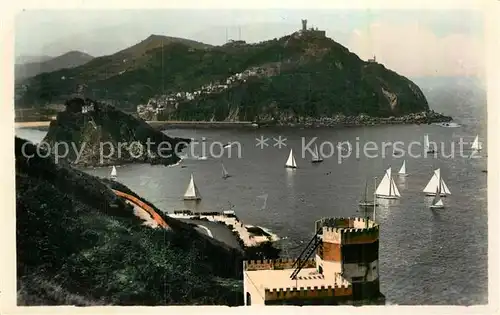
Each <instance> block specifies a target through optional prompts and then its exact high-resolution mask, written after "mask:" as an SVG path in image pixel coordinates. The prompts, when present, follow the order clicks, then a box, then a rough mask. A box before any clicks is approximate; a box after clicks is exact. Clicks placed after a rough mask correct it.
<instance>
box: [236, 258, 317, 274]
mask: <svg viewBox="0 0 500 315" xmlns="http://www.w3.org/2000/svg"><path fill="white" fill-rule="evenodd" d="M295 260H296V259H292V258H279V259H260V260H245V261H244V265H243V268H244V270H246V271H252V270H272V269H290V268H292V265H293V264H294V263H295ZM315 266H316V261H315V259H314V258H311V259H308V260H307V262H306V265H305V267H304V268H314V267H315Z"/></svg>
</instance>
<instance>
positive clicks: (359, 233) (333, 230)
mask: <svg viewBox="0 0 500 315" xmlns="http://www.w3.org/2000/svg"><path fill="white" fill-rule="evenodd" d="M316 226H317V227H318V228H319V227H321V226H322V227H323V233H322V234H323V241H324V242H330V243H336V244H339V243H342V244H347V243H370V242H374V241H376V240H377V239H378V237H379V226H378V224H376V223H375V222H373V221H371V220H369V219H365V218H332V219H330V218H325V219H322V220H319V221H317V222H316ZM367 226H368V227H367Z"/></svg>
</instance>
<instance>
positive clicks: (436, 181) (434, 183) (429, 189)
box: [423, 168, 451, 195]
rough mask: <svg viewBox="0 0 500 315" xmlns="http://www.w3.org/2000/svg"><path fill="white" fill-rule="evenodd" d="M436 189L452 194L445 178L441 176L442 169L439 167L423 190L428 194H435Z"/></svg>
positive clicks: (442, 192)
mask: <svg viewBox="0 0 500 315" xmlns="http://www.w3.org/2000/svg"><path fill="white" fill-rule="evenodd" d="M436 190H439V191H440V193H441V194H445V195H451V192H450V190H449V189H448V186H447V185H446V183H445V182H444V180H443V179H442V178H441V169H439V168H438V169H437V170H435V171H434V174H433V175H432V178H431V179H430V180H429V182H428V183H427V186H425V188H424V190H423V192H424V193H426V194H428V195H435V194H436Z"/></svg>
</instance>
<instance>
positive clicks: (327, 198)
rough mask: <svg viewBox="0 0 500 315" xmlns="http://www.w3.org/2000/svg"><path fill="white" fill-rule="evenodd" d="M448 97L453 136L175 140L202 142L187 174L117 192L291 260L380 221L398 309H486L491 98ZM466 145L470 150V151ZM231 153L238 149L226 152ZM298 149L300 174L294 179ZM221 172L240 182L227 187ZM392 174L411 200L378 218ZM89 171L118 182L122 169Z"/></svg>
mask: <svg viewBox="0 0 500 315" xmlns="http://www.w3.org/2000/svg"><path fill="white" fill-rule="evenodd" d="M440 88H441V89H445V90H444V91H437V90H436V89H433V88H432V87H429V88H427V89H425V87H424V88H423V91H424V93H425V94H426V96H427V99H428V101H429V104H430V107H431V108H433V109H434V110H436V111H438V112H442V113H445V114H447V115H451V116H452V117H453V118H454V120H453V122H454V124H453V125H452V126H448V127H447V126H443V125H435V124H431V125H384V126H366V127H349V128H346V127H344V128H334V129H332V128H330V129H299V128H275V129H267V128H262V129H259V128H256V129H253V130H251V129H232V130H228V129H173V130H166V131H165V132H166V133H167V134H168V135H170V136H179V137H187V138H194V139H195V140H196V141H197V142H198V143H197V144H193V145H192V146H191V147H190V148H189V149H188V150H187V151H188V152H186V153H185V155H186V157H185V159H183V160H182V162H181V163H180V164H179V165H176V166H173V167H164V166H150V165H126V166H120V167H118V168H117V169H118V180H119V181H121V182H122V183H124V184H126V185H127V186H129V187H130V188H131V189H133V190H134V191H135V192H137V193H138V194H139V195H142V196H143V197H144V198H146V199H147V200H149V201H151V202H153V203H154V204H155V205H156V206H157V207H158V208H160V209H163V210H164V211H167V212H172V211H174V210H185V209H191V210H196V211H201V212H203V211H222V210H234V211H235V212H236V214H237V215H238V217H240V219H241V220H242V221H243V222H244V223H245V224H251V225H257V226H262V227H265V228H267V229H269V230H270V231H272V233H275V234H277V235H278V236H279V237H280V240H279V241H278V242H277V243H276V246H279V247H280V248H282V250H283V252H282V254H283V255H284V256H289V257H295V256H297V255H298V254H300V252H301V251H302V250H303V249H304V246H305V245H306V244H307V243H308V241H309V240H310V239H311V237H312V236H313V235H314V223H315V221H316V220H319V219H321V218H324V217H356V216H370V217H371V218H373V217H374V218H375V220H376V221H377V223H378V224H379V225H380V254H379V270H380V285H381V292H382V293H383V294H384V295H385V296H386V301H387V304H399V305H422V304H423V305H450V304H451V305H477V304H487V303H488V212H487V173H485V172H483V170H486V169H487V133H486V131H487V113H486V101H485V96H484V92H482V91H479V92H478V90H477V88H472V87H465V88H463V87H458V88H455V89H453V88H449V89H448V88H447V87H440ZM467 89H470V90H472V92H471V91H467ZM45 133H46V132H44V131H39V130H34V129H16V135H18V136H20V137H23V138H26V139H29V140H32V141H34V142H39V141H41V140H42V139H43V137H44V135H45ZM424 134H428V135H429V140H430V141H431V142H436V143H438V150H437V151H438V153H437V155H436V156H434V155H432V154H429V155H428V156H427V157H426V156H424V151H425V150H424V149H423V148H422V144H423V141H424V140H423V139H424ZM476 135H479V138H480V141H481V142H482V144H483V150H482V151H481V152H480V154H477V155H476V154H472V151H471V150H470V146H471V144H472V142H473V140H474V138H475V136H476ZM280 137H281V138H280ZM316 137H317V138H316ZM266 139H267V140H266ZM280 139H281V141H280ZM313 139H316V140H315V143H316V144H317V145H318V146H319V148H320V150H319V151H320V153H323V155H324V156H323V159H324V160H323V162H322V163H317V164H313V163H311V154H310V152H309V151H308V152H306V154H305V155H303V154H302V148H304V146H305V145H306V144H307V143H309V142H310V141H312V140H313ZM346 141H347V142H350V143H351V145H352V150H351V151H349V150H344V151H342V152H339V150H338V148H337V147H335V146H336V145H337V144H338V143H339V142H346ZM397 141H399V142H400V144H399V147H400V148H403V149H404V150H405V152H404V153H403V154H401V155H399V156H393V154H392V147H391V146H387V144H388V143H396V142H397ZM460 141H463V142H466V144H464V145H463V147H464V148H463V150H460V145H459V142H460ZM228 142H232V143H233V145H232V146H231V147H230V148H226V149H223V151H221V149H220V148H221V146H222V145H224V144H227V143H228ZM263 142H264V144H263ZM201 143H205V144H204V145H202V144H201ZM367 143H370V144H367ZM384 143H385V144H386V147H385V149H384V148H382V146H383V145H384ZM259 144H261V145H260V146H259ZM357 144H358V146H359V149H358V148H357V147H356V145H357ZM203 146H205V149H203ZM210 146H211V147H212V150H210ZM345 146H347V145H346V144H344V147H345ZM366 146H369V149H367V150H366V152H365V150H364V149H363V148H366ZM410 146H411V149H409V147H410ZM313 147H314V146H312V147H311V148H312V149H313ZM374 147H375V149H374ZM452 147H453V148H454V150H455V152H454V154H452V152H451V150H452V149H451V148H452ZM332 148H333V154H332ZM370 148H371V149H370ZM291 149H293V152H294V156H295V159H296V163H297V166H298V168H297V169H287V168H285V167H284V166H285V162H286V160H287V158H288V156H289V153H290V150H291ZM204 150H205V151H204ZM471 154H472V155H471ZM340 155H342V158H339V156H340ZM348 155H349V156H348ZM199 156H206V159H199V158H198V157H199ZM219 156H220V157H219ZM403 160H404V161H406V170H407V173H408V176H407V177H404V178H401V177H399V176H398V175H397V172H398V171H399V168H400V167H401V165H402V163H403ZM221 164H224V167H225V168H226V169H227V171H228V172H229V174H230V175H231V177H230V178H227V179H223V178H222V166H221ZM389 167H391V169H392V174H393V178H394V181H395V183H396V185H397V187H398V190H399V191H400V194H401V197H400V198H399V199H398V200H393V201H389V202H383V203H382V204H381V205H380V206H379V207H377V208H376V209H375V211H373V209H368V210H366V211H364V210H362V209H360V208H359V207H358V202H359V201H360V200H361V199H363V198H364V194H365V187H366V186H367V187H368V195H369V197H371V195H372V194H373V191H374V186H375V180H377V182H378V183H379V182H380V180H381V178H382V177H383V176H384V174H385V172H386V170H387V169H388V168H389ZM437 168H440V170H441V175H442V178H443V180H444V181H445V183H446V185H447V186H448V188H449V190H450V191H451V195H450V196H447V197H445V198H443V202H444V204H445V208H444V209H440V210H431V209H430V208H429V205H430V203H431V202H432V198H430V197H426V196H425V195H424V193H423V192H422V190H423V188H424V187H425V185H426V184H427V183H428V181H429V180H430V179H431V177H432V175H433V172H434V170H435V169H437ZM85 171H86V172H88V173H90V174H93V175H96V176H100V177H107V176H109V173H110V171H111V169H110V168H108V167H105V168H91V169H85ZM191 174H193V176H194V179H195V182H196V185H197V187H198V189H199V191H200V194H201V195H202V201H201V202H200V203H198V204H196V205H193V204H187V203H185V202H184V201H183V200H182V196H183V194H184V192H185V190H186V188H187V185H188V183H189V179H190V176H191ZM375 177H377V178H375Z"/></svg>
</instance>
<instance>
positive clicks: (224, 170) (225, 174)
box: [221, 164, 229, 178]
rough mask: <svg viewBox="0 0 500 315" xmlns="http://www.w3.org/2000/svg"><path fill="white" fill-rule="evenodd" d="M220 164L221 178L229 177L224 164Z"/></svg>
mask: <svg viewBox="0 0 500 315" xmlns="http://www.w3.org/2000/svg"><path fill="white" fill-rule="evenodd" d="M221 165H222V178H227V177H229V173H228V172H227V170H226V168H225V167H224V164H221Z"/></svg>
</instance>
